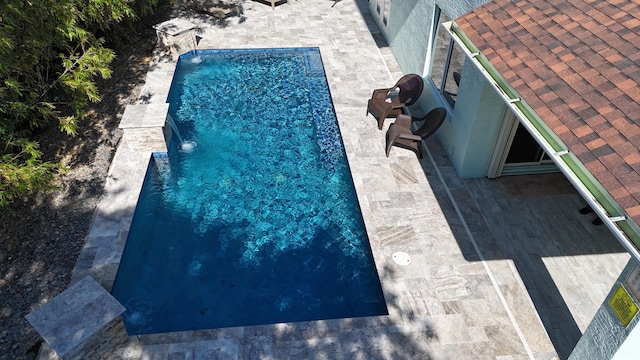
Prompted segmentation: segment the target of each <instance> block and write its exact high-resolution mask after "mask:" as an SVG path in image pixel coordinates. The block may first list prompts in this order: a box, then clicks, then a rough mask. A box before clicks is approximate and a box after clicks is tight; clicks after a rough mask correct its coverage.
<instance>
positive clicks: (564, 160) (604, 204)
mask: <svg viewBox="0 0 640 360" xmlns="http://www.w3.org/2000/svg"><path fill="white" fill-rule="evenodd" d="M442 25H443V27H444V28H445V29H446V30H447V32H449V34H450V35H451V37H452V38H453V39H454V41H455V42H457V43H458V45H460V47H461V48H462V49H463V50H464V52H465V53H466V54H467V56H469V58H470V59H471V61H472V62H473V63H474V65H475V66H476V67H477V68H478V69H479V70H480V72H481V73H482V74H483V75H484V76H485V78H486V79H487V80H488V81H489V83H490V84H491V85H492V86H493V87H494V88H495V89H496V91H497V92H498V94H500V96H501V97H502V98H503V99H504V101H505V103H506V104H507V106H508V107H509V108H510V109H511V111H513V113H514V114H515V115H516V117H517V118H518V120H519V121H520V123H521V124H522V125H523V126H524V127H525V128H526V129H527V130H528V131H529V133H530V134H531V136H533V137H534V138H535V139H536V141H537V142H538V144H539V145H540V146H541V147H542V148H543V149H544V151H545V152H546V153H547V155H549V157H550V158H551V159H552V160H553V162H554V163H555V164H556V166H557V167H558V168H559V169H560V171H562V173H563V174H564V175H565V176H566V177H567V179H568V180H569V181H570V182H571V184H572V185H573V186H574V187H575V188H576V190H578V192H579V193H580V195H581V196H582V197H583V198H584V199H585V201H586V202H587V204H588V205H589V206H590V207H591V208H592V209H593V211H594V212H595V213H596V214H597V215H598V216H599V217H600V219H602V221H603V223H604V224H605V225H606V226H607V228H608V229H609V230H610V231H611V232H612V233H613V235H614V236H615V237H616V238H617V239H618V241H619V242H620V243H621V244H622V246H624V248H625V249H626V250H627V251H628V252H629V254H631V256H632V257H634V258H635V259H636V261H638V262H640V227H639V226H638V225H637V224H636V223H635V222H634V221H633V219H631V217H629V216H628V215H627V214H626V213H625V211H624V210H623V209H622V207H620V205H619V204H618V203H617V202H616V201H615V200H614V199H613V197H612V196H611V195H610V194H609V193H608V192H607V191H606V190H605V189H604V187H603V186H602V185H601V184H600V183H599V182H598V181H597V180H596V179H595V177H594V176H593V175H592V174H591V173H590V172H589V171H588V170H587V168H586V167H585V166H584V164H583V163H582V162H581V161H580V160H579V159H578V158H577V156H575V154H573V153H572V152H571V151H570V150H569V148H568V147H567V146H566V145H565V144H564V142H562V140H560V138H559V137H558V136H557V135H556V134H555V133H554V132H553V130H551V129H550V128H549V126H547V124H546V123H545V122H544V121H543V120H542V119H541V118H540V116H539V115H538V114H537V113H536V112H535V111H534V110H533V109H532V108H531V107H530V106H529V104H527V103H526V102H525V101H524V100H523V99H522V97H520V95H519V94H518V93H517V92H516V91H515V89H513V88H512V87H511V85H510V84H509V83H508V82H507V81H506V80H505V79H504V77H502V75H501V74H500V73H499V72H498V71H497V70H496V69H495V67H493V65H492V64H491V63H490V62H489V60H488V59H487V58H486V57H485V56H484V55H482V54H481V53H480V50H478V48H477V47H476V46H475V45H474V44H473V42H471V40H470V39H469V38H468V37H467V36H466V34H465V33H464V32H463V31H462V30H461V29H460V28H459V27H458V26H457V25H456V24H455V22H453V21H449V22H446V23H443V24H442Z"/></svg>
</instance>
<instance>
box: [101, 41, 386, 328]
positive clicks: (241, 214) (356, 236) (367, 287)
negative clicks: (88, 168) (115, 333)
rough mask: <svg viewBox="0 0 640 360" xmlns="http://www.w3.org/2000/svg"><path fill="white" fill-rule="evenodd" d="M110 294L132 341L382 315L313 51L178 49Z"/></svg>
mask: <svg viewBox="0 0 640 360" xmlns="http://www.w3.org/2000/svg"><path fill="white" fill-rule="evenodd" d="M169 102H170V109H169V113H170V116H171V121H172V122H173V124H172V127H174V128H175V129H176V130H177V132H176V131H174V136H172V138H171V141H170V144H169V152H168V154H155V155H154V156H153V158H152V159H151V161H150V164H149V168H148V170H147V176H146V178H145V181H144V185H143V188H142V192H141V194H140V200H139V202H138V205H137V207H136V210H135V215H134V218H133V223H132V225H131V229H130V232H129V236H128V240H127V244H126V247H125V250H124V254H123V257H122V261H121V263H120V267H119V270H118V275H117V278H116V281H115V283H114V287H113V291H112V293H113V295H114V296H115V297H116V298H117V299H118V300H119V301H120V302H121V303H122V304H123V305H124V306H125V307H126V309H127V310H126V312H125V314H124V315H123V317H124V321H125V325H126V327H127V331H128V332H129V334H143V333H159V332H172V331H183V330H195V329H207V328H220V327H230V326H247V325H258V324H273V323H281V322H295V321H308V320H319V319H333V318H346V317H360V316H373V315H385V314H387V308H386V304H385V301H384V298H383V294H382V289H381V287H380V281H379V278H378V274H377V272H376V268H375V264H374V262H373V257H372V254H371V249H370V246H369V241H368V237H367V233H366V230H365V227H364V223H363V220H362V215H361V213H360V208H359V205H358V201H357V198H356V194H355V191H354V186H353V180H352V178H351V173H350V171H349V166H348V163H347V159H346V156H345V152H344V147H343V145H342V140H341V137H340V132H339V129H338V124H337V121H336V117H335V113H334V110H333V103H332V101H331V96H330V93H329V89H328V86H327V80H326V78H325V74H324V69H323V65H322V60H321V57H320V52H319V50H318V49H317V48H292V49H254V50H207V51H197V52H191V53H188V54H185V55H182V56H181V57H180V59H179V61H178V65H177V69H176V72H175V75H174V79H173V83H172V86H171V91H170V94H169Z"/></svg>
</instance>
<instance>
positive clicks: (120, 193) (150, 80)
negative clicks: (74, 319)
mask: <svg viewBox="0 0 640 360" xmlns="http://www.w3.org/2000/svg"><path fill="white" fill-rule="evenodd" d="M294 48H295V49H298V48H300V49H306V48H314V49H318V50H319V53H320V56H321V58H322V51H321V49H320V48H319V47H291V48H289V49H294ZM196 50H197V51H203V52H206V51H207V50H208V49H196ZM211 50H214V51H219V50H229V51H234V50H238V51H246V50H249V51H278V49H277V48H276V49H271V48H268V49H262V48H247V49H244V48H236V49H211ZM189 54H190V53H186V54H183V55H180V58H182V57H183V56H185V55H186V56H189ZM177 61H178V59H175V58H172V57H170V56H167V55H166V54H165V53H164V52H162V50H156V51H155V54H154V57H153V59H152V65H151V66H150V70H149V72H148V73H147V81H146V83H145V86H144V87H143V89H142V91H141V95H140V98H139V103H138V104H131V105H128V106H127V108H126V109H125V113H124V114H123V118H122V120H121V122H120V126H119V128H120V129H122V131H123V135H122V140H121V141H120V143H119V145H118V148H117V150H116V153H115V155H114V159H113V161H112V163H111V166H110V168H109V171H108V174H107V180H106V183H105V188H104V196H103V198H102V199H101V201H100V202H99V204H98V206H97V207H96V210H95V212H94V217H93V219H92V222H91V224H92V225H91V227H90V231H89V234H88V235H87V237H86V241H85V245H84V246H83V248H82V250H81V253H80V255H79V257H78V261H77V263H76V266H75V268H74V271H73V275H72V279H71V284H70V285H72V284H74V283H76V282H77V281H80V280H81V279H83V278H84V277H86V276H87V275H90V276H91V277H93V278H94V279H95V280H96V281H97V282H98V283H99V284H100V285H101V286H103V287H104V288H105V289H106V290H107V291H109V292H111V290H112V287H113V284H114V282H115V278H116V275H117V271H118V267H119V264H120V259H121V258H122V254H123V252H124V248H125V245H126V240H127V236H128V233H129V228H130V226H131V223H132V220H133V213H134V211H135V208H136V205H137V202H138V198H139V194H140V191H141V189H142V184H143V182H144V177H145V175H146V172H147V166H148V163H149V159H150V157H151V156H154V153H163V152H164V153H166V151H167V150H166V142H165V133H164V131H163V127H162V126H159V124H160V121H159V120H158V115H159V114H161V113H162V112H168V105H169V104H168V103H167V102H166V100H167V99H168V94H169V89H170V87H171V83H172V80H173V75H174V72H175V69H176V65H177ZM322 61H323V62H324V61H325V59H322ZM326 76H327V75H326V74H325V80H327V78H326ZM327 81H328V80H327ZM327 85H328V84H327ZM328 90H329V92H331V90H330V89H328ZM333 111H334V112H335V109H334V110H333ZM163 123H164V121H163ZM338 128H340V124H339V123H338ZM340 140H341V141H344V140H343V139H342V136H341V139H340ZM347 161H348V157H347ZM120 179H127V184H126V186H125V185H124V184H122V181H121V180H120ZM354 190H356V195H357V198H358V199H357V200H358V202H359V206H360V207H361V204H360V201H361V194H358V193H357V188H356V189H354ZM363 217H364V215H363ZM365 228H366V231H367V236H368V241H369V245H370V247H371V250H372V253H373V254H372V255H373V258H374V262H375V264H378V261H377V259H376V255H375V251H374V246H373V245H374V243H373V242H372V241H371V239H370V237H371V232H370V230H369V229H368V228H367V226H366V222H365ZM375 266H376V270H377V272H378V277H379V279H380V278H381V276H382V274H381V273H380V268H379V267H378V265H375ZM380 286H381V288H382V292H383V294H384V295H385V300H387V291H385V287H384V284H383V282H382V281H380ZM387 308H388V306H387ZM388 310H389V311H390V313H389V315H376V316H364V317H355V318H338V319H325V320H310V321H300V322H292V323H276V324H265V325H250V326H237V327H227V328H217V329H202V330H187V331H177V332H168V333H155V334H140V335H130V336H129V337H130V340H132V341H137V342H140V343H142V344H156V343H181V342H190V341H199V340H219V339H224V338H227V337H228V336H232V337H237V336H242V334H243V333H245V332H262V331H265V329H266V328H267V327H274V331H275V332H276V333H282V334H287V333H299V332H305V331H313V332H316V331H318V329H322V331H327V332H334V331H335V332H339V331H340V330H341V329H344V328H360V327H381V326H385V327H394V326H395V325H394V323H397V322H396V321H393V320H391V318H390V317H393V314H391V309H389V308H388ZM398 316H399V315H398ZM310 329H315V330H310ZM414 330H421V328H420V327H418V328H415V329H414ZM422 330H429V326H426V325H424V327H423V328H422Z"/></svg>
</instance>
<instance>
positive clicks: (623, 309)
mask: <svg viewBox="0 0 640 360" xmlns="http://www.w3.org/2000/svg"><path fill="white" fill-rule="evenodd" d="M609 306H611V310H613V312H614V313H616V315H617V316H618V319H620V322H622V325H624V326H625V327H627V325H629V323H630V322H631V319H633V317H634V316H635V315H636V313H637V312H638V305H636V303H635V302H634V301H633V299H632V298H631V296H630V295H629V293H628V292H627V290H625V288H624V287H623V286H622V285H618V288H617V289H616V291H615V292H614V293H613V296H611V298H610V299H609Z"/></svg>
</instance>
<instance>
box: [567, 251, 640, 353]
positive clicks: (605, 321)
mask: <svg viewBox="0 0 640 360" xmlns="http://www.w3.org/2000/svg"><path fill="white" fill-rule="evenodd" d="M635 265H636V261H635V260H634V259H631V260H629V263H627V266H626V267H625V268H624V270H623V271H622V273H621V274H620V277H619V278H618V280H617V282H616V284H615V285H614V286H613V287H612V288H611V291H610V292H609V295H607V297H606V298H605V300H604V302H603V303H602V305H601V306H600V309H598V312H596V315H595V316H594V317H593V320H591V323H590V324H589V327H587V330H586V331H585V332H584V334H583V335H582V337H581V338H580V341H578V344H577V345H576V347H575V348H574V349H573V352H572V353H571V355H570V356H569V360H584V359H589V360H633V359H638V358H640V325H639V322H640V315H638V314H636V316H635V318H633V320H631V322H630V323H629V325H628V326H627V327H626V328H625V327H624V326H623V325H622V323H621V322H620V320H618V317H617V316H616V314H615V313H614V312H613V310H611V307H610V306H609V299H610V298H611V296H612V295H613V292H614V291H615V290H616V289H617V287H618V284H622V283H624V282H625V281H626V279H627V277H628V276H629V273H631V271H632V270H633V267H634V266H635ZM631 297H632V298H633V295H632V296H631ZM634 301H635V303H636V305H638V306H639V307H640V302H639V301H638V300H637V299H634Z"/></svg>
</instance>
